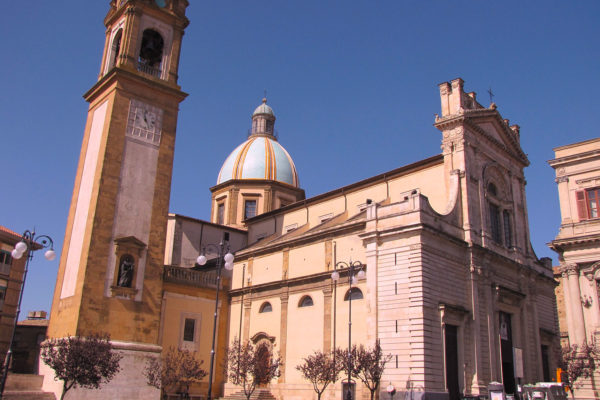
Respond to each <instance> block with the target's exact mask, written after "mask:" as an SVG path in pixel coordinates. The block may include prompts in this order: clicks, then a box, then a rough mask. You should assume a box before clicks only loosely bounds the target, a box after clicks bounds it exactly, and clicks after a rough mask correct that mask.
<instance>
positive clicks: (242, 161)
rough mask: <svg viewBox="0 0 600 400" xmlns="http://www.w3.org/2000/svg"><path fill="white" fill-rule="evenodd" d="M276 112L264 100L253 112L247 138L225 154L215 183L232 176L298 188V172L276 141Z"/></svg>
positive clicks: (227, 179)
mask: <svg viewBox="0 0 600 400" xmlns="http://www.w3.org/2000/svg"><path fill="white" fill-rule="evenodd" d="M274 125H275V113H274V112H273V109H272V108H271V107H269V106H268V105H267V99H263V100H262V104H261V105H259V106H258V107H256V109H255V110H254V113H253V114H252V128H251V129H250V136H249V137H248V140H246V141H245V142H244V143H242V144H241V145H239V146H238V147H237V148H236V149H235V150H233V152H232V153H231V154H230V155H229V157H227V159H226V160H225V163H224V164H223V167H221V171H220V172H219V177H218V179H217V185H218V184H221V183H223V182H227V181H229V180H232V179H265V180H271V181H277V182H282V183H286V184H288V185H292V186H294V187H298V174H297V172H296V167H295V166H294V161H292V157H290V155H289V153H288V152H287V151H286V150H285V149H284V148H283V146H282V145H280V144H279V142H277V137H276V135H275V129H274Z"/></svg>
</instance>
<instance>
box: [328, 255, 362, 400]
mask: <svg viewBox="0 0 600 400" xmlns="http://www.w3.org/2000/svg"><path fill="white" fill-rule="evenodd" d="M338 267H340V268H344V269H348V286H349V289H348V391H347V392H346V399H345V400H352V390H351V388H350V384H351V383H350V382H351V378H352V376H351V373H352V371H351V366H352V284H354V285H356V284H357V283H358V280H359V279H363V278H364V277H365V271H364V270H363V264H361V262H360V261H354V262H352V260H350V262H345V261H338V262H337V263H336V264H335V269H334V271H333V272H332V273H331V279H332V280H333V281H334V282H337V281H338V280H339V279H340V273H339V272H338ZM356 270H358V272H357V273H356V275H354V271H356Z"/></svg>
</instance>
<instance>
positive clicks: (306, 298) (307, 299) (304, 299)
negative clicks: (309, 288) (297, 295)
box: [298, 295, 314, 307]
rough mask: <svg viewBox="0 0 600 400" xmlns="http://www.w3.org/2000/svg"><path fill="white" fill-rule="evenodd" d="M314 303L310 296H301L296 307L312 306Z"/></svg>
mask: <svg viewBox="0 0 600 400" xmlns="http://www.w3.org/2000/svg"><path fill="white" fill-rule="evenodd" d="M313 305H314V303H313V299H312V297H310V296H308V295H307V296H303V297H302V298H301V299H300V301H299V302H298V307H312V306H313Z"/></svg>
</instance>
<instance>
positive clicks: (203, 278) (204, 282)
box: [163, 265, 217, 288]
mask: <svg viewBox="0 0 600 400" xmlns="http://www.w3.org/2000/svg"><path fill="white" fill-rule="evenodd" d="M163 279H164V281H165V282H171V283H180V284H184V285H190V286H196V287H210V288H216V287H217V271H216V270H211V271H196V270H194V269H189V268H181V267H175V266H172V265H165V268H164V271H163Z"/></svg>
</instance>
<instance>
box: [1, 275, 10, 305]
mask: <svg viewBox="0 0 600 400" xmlns="http://www.w3.org/2000/svg"><path fill="white" fill-rule="evenodd" d="M7 286H8V281H7V280H5V279H0V310H2V308H3V307H4V299H5V298H6V288H7Z"/></svg>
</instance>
